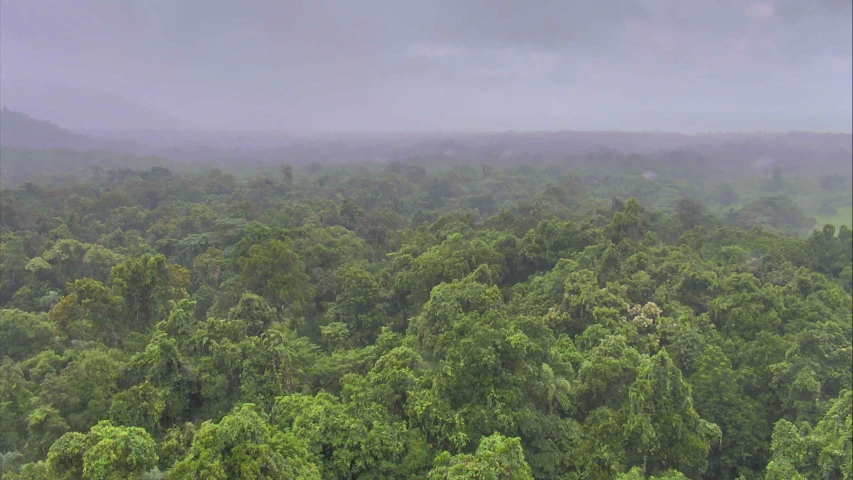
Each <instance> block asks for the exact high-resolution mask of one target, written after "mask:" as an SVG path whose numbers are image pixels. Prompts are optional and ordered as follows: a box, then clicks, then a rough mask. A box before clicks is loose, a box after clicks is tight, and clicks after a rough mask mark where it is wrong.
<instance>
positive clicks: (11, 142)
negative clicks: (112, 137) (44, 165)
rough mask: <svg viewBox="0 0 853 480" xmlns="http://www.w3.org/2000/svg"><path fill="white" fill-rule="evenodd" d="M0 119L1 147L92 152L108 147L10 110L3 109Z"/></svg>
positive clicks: (102, 143)
mask: <svg viewBox="0 0 853 480" xmlns="http://www.w3.org/2000/svg"><path fill="white" fill-rule="evenodd" d="M0 115H1V116H0V144H2V145H3V146H7V147H16V148H29V149H45V148H70V149H76V150H93V149H100V148H103V147H105V146H107V145H109V142H102V141H99V140H96V139H94V138H91V137H87V136H85V135H81V134H79V133H75V132H72V131H70V130H66V129H64V128H62V127H59V126H58V125H55V124H53V123H50V122H47V121H44V120H39V119H36V118H33V117H30V116H29V115H27V114H25V113H20V112H16V111H14V110H9V109H8V108H6V107H3V108H2V114H0Z"/></svg>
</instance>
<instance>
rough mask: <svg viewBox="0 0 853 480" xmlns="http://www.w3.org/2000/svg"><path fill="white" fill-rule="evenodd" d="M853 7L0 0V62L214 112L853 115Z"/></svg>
mask: <svg viewBox="0 0 853 480" xmlns="http://www.w3.org/2000/svg"><path fill="white" fill-rule="evenodd" d="M851 23H853V20H851V0H776V1H773V0H768V1H758V2H750V1H748V0H742V1H734V0H588V1H568V0H566V1H555V0H539V1H510V0H446V1H422V2H407V1H400V0H361V1H356V0H269V1H257V0H256V1H246V2H236V1H224V0H205V1H200V0H162V1H161V0H135V1H130V0H102V1H97V0H75V1H73V2H72V1H64V0H55V1H48V0H0V74H2V77H3V79H4V80H7V81H8V80H18V81H20V80H24V81H32V80H38V81H47V82H54V83H62V84H68V85H76V86H85V87H89V88H92V89H96V90H101V91H105V92H109V93H112V94H115V95H118V96H121V97H124V98H126V99H129V100H132V101H133V102H136V103H139V104H142V105H146V106H150V107H153V108H156V109H158V110H160V111H162V112H166V113H168V114H171V115H174V116H176V117H179V118H182V119H185V120H188V121H190V122H193V123H195V124H196V125H200V126H205V127H211V128H223V127H227V128H241V129H283V130H296V131H301V130H341V129H342V130H372V131H381V130H386V131H387V130H406V129H408V130H421V129H428V130H436V129H441V130H456V129H459V130H504V129H517V130H538V129H578V130H581V129H631V130H640V129H667V130H680V131H685V130H686V131H693V130H706V129H713V130H729V129H764V130H779V129H783V130H784V129H819V130H836V131H848V132H849V131H850V130H851V126H850V125H851V123H853V121H851V115H853V112H851V104H853V98H852V97H851V89H853V66H852V65H851Z"/></svg>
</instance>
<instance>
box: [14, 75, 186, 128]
mask: <svg viewBox="0 0 853 480" xmlns="http://www.w3.org/2000/svg"><path fill="white" fill-rule="evenodd" d="M0 96H2V98H3V104H4V105H5V106H7V107H8V108H10V109H13V110H17V111H23V112H28V113H29V114H30V115H33V116H35V117H38V118H43V119H45V120H48V121H50V122H52V123H55V124H57V125H60V126H62V127H63V128H69V129H72V130H75V131H96V130H144V129H181V128H187V127H188V124H187V122H184V121H183V120H181V119H177V118H175V117H173V116H171V115H169V114H167V113H164V112H161V111H159V110H157V109H155V108H151V107H148V106H146V105H141V104H139V103H137V102H135V101H132V100H128V99H126V98H123V97H120V96H118V95H114V94H112V93H108V92H103V91H100V90H94V89H91V88H81V87H76V86H70V85H59V84H52V83H43V82H42V83H38V82H19V81H14V80H4V81H3V82H2V86H0Z"/></svg>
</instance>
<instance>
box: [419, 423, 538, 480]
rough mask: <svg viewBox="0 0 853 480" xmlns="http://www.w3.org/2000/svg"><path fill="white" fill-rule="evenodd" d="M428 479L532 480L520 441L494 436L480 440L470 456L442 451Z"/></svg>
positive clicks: (499, 435)
mask: <svg viewBox="0 0 853 480" xmlns="http://www.w3.org/2000/svg"><path fill="white" fill-rule="evenodd" d="M429 479H430V480H444V479H448V480H449V479H459V480H463V479H470V480H533V475H531V473H530V466H529V465H527V462H526V461H525V460H524V451H523V450H522V448H521V440H520V439H518V438H511V437H504V436H503V435H501V434H500V433H495V434H493V435H490V436H488V437H483V439H482V441H481V442H480V446H479V447H477V451H476V452H475V453H474V454H473V455H461V454H460V455H455V456H451V455H450V453H448V452H443V453H442V454H441V455H439V456H438V457H437V458H436V459H435V466H434V467H433V469H432V470H431V471H430V472H429Z"/></svg>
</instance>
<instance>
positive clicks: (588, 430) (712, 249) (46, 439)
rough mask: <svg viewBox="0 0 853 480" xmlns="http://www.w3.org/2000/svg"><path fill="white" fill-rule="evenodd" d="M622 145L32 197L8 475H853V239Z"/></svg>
mask: <svg viewBox="0 0 853 480" xmlns="http://www.w3.org/2000/svg"><path fill="white" fill-rule="evenodd" d="M619 161H621V160H619V159H618V158H616V159H612V158H611V160H609V161H608V160H607V159H604V158H602V159H600V161H599V162H598V167H599V170H593V169H586V170H575V169H574V167H571V166H569V167H567V166H560V165H540V166H535V165H533V164H527V165H520V166H519V165H508V166H500V165H496V166H490V165H486V164H483V165H476V166H474V165H455V166H447V168H444V169H433V168H430V169H427V168H425V167H424V165H423V163H422V162H417V161H411V162H394V163H390V164H387V165H362V166H358V165H351V166H338V167H330V166H323V165H319V164H310V165H307V166H304V167H296V168H294V167H291V166H289V165H285V166H283V167H280V169H279V170H278V171H277V172H275V174H269V173H268V174H264V175H256V176H251V177H249V178H247V179H245V180H244V179H240V178H237V177H235V176H233V175H231V174H229V173H224V172H222V171H218V170H211V171H205V172H202V173H195V174H186V175H179V174H176V173H174V172H173V171H171V170H168V169H166V168H163V167H154V168H151V169H149V170H141V171H132V170H127V169H124V170H116V169H111V170H108V169H101V170H97V171H93V172H92V174H91V175H90V176H88V178H87V179H85V180H79V179H73V178H67V179H65V180H64V181H62V182H54V183H53V184H51V185H47V186H45V185H38V184H35V183H26V184H24V185H21V186H19V187H17V188H14V189H6V190H3V191H2V204H0V207H2V216H0V235H2V239H1V240H0V241H2V243H0V269H2V277H0V305H2V308H0V341H2V344H0V359H2V360H0V452H5V453H2V455H0V473H2V474H3V475H5V477H4V478H9V479H66V478H67V479H73V478H85V479H127V478H148V479H154V478H198V479H241V478H245V479H256V478H270V479H273V478H296V479H341V478H349V479H355V478H359V479H378V478H407V479H408V478H422V479H431V480H432V479H457V478H458V479H531V478H536V479H610V478H618V479H645V478H661V479H663V478H667V479H677V478H697V479H698V478H719V479H737V478H744V479H761V478H766V479H793V478H825V479H836V478H844V479H849V478H851V471H853V465H851V461H853V453H851V434H853V431H851V418H853V412H851V409H852V407H851V390H853V386H851V382H853V379H851V364H853V348H851V344H853V313H852V312H851V286H853V271H851V263H853V232H851V230H850V229H848V228H847V227H844V226H841V227H840V228H836V227H835V226H832V225H827V226H823V227H822V228H820V229H818V230H815V231H811V230H810V229H811V227H812V226H813V225H814V221H813V219H811V218H810V217H808V216H806V215H804V214H803V212H802V211H801V210H800V208H799V207H798V205H797V204H796V203H795V202H793V201H792V200H791V199H790V197H789V196H788V195H789V194H791V193H792V192H795V191H796V190H797V189H798V188H799V189H802V188H812V187H811V186H808V187H803V186H802V184H796V182H795V179H794V178H785V177H784V176H782V174H781V173H780V172H778V171H777V172H771V173H770V174H769V175H767V176H766V177H763V178H762V179H761V180H760V181H759V180H756V181H755V188H754V189H753V190H749V191H748V190H747V189H744V188H741V187H739V186H738V183H737V182H736V181H732V182H731V183H722V182H723V180H722V179H721V178H714V177H709V178H708V181H707V182H705V183H697V182H696V181H695V179H687V178H683V177H679V171H678V168H675V167H673V168H669V167H667V165H666V164H665V163H660V164H654V165H653V164H629V163H618V162H619ZM614 162H616V163H614ZM620 165H621V167H620ZM607 169H610V171H612V172H619V173H618V174H613V175H609V176H607V175H603V174H602V173H601V172H603V171H606V170H607ZM650 170H654V171H655V172H657V173H656V174H655V175H648V174H646V172H648V171H650ZM829 183H831V185H830V184H828V185H825V187H826V188H825V189H824V190H826V191H827V192H830V193H831V195H835V196H838V189H839V188H841V191H842V193H841V197H842V198H847V197H849V195H850V193H849V192H848V191H847V190H846V189H849V185H841V187H839V186H838V185H835V184H834V183H832V182H829ZM836 183H837V182H836ZM815 184H816V181H815ZM816 188H817V187H816ZM828 195H830V194H828ZM612 197H622V198H623V199H622V200H620V199H619V198H613V199H612V200H611V198H612ZM626 197H627V198H626ZM630 197H635V198H630ZM827 198H830V197H829V196H828V197H827ZM832 198H834V197H832ZM638 199H639V200H638ZM804 231H809V232H810V233H807V234H802V233H803V232H804ZM797 234H800V235H797Z"/></svg>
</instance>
